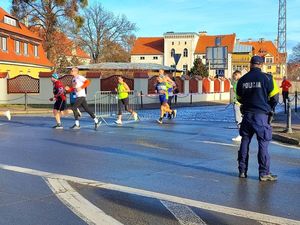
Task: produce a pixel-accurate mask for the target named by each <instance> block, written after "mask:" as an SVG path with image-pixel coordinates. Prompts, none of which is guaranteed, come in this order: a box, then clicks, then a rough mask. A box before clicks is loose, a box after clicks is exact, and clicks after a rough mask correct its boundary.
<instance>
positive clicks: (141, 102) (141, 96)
mask: <svg viewBox="0 0 300 225" xmlns="http://www.w3.org/2000/svg"><path fill="white" fill-rule="evenodd" d="M143 107H144V105H143V91H141V109H142V108H143Z"/></svg>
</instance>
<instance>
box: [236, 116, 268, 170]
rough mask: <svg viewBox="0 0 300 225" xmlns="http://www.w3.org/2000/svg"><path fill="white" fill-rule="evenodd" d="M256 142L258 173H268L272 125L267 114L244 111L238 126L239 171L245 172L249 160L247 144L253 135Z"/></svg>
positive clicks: (248, 144)
mask: <svg viewBox="0 0 300 225" xmlns="http://www.w3.org/2000/svg"><path fill="white" fill-rule="evenodd" d="M254 134H256V137H257V142H258V153H257V158H258V163H259V175H260V176H263V175H267V174H269V173H270V156H269V153H268V145H269V143H270V141H271V140H272V127H271V126H270V124H268V115H266V114H258V113H249V112H246V113H245V114H244V116H243V120H242V123H241V128H240V135H241V136H242V143H241V146H240V150H239V153H238V162H239V171H240V172H244V173H247V170H248V160H249V146H250V142H251V139H252V137H253V135H254Z"/></svg>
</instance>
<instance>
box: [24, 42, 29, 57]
mask: <svg viewBox="0 0 300 225" xmlns="http://www.w3.org/2000/svg"><path fill="white" fill-rule="evenodd" d="M24 55H28V43H24Z"/></svg>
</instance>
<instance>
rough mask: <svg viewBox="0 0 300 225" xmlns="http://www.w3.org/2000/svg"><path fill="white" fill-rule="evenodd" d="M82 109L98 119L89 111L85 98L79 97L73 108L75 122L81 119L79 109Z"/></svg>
mask: <svg viewBox="0 0 300 225" xmlns="http://www.w3.org/2000/svg"><path fill="white" fill-rule="evenodd" d="M80 106H81V107H82V108H83V109H84V110H85V111H86V112H87V113H88V114H89V115H90V116H91V117H92V118H93V119H94V118H95V117H96V116H95V114H94V113H93V112H92V111H91V110H90V109H89V106H88V104H87V102H86V99H85V97H77V98H76V101H75V103H74V105H73V106H72V110H73V113H74V117H75V120H78V119H79V113H78V111H77V109H78V108H79V107H80Z"/></svg>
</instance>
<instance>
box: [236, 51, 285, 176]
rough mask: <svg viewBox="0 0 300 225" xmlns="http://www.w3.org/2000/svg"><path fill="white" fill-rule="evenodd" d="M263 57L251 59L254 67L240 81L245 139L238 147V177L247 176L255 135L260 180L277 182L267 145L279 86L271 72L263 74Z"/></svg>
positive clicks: (238, 93)
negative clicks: (271, 166) (271, 116)
mask: <svg viewBox="0 0 300 225" xmlns="http://www.w3.org/2000/svg"><path fill="white" fill-rule="evenodd" d="M263 62H264V61H263V59H262V58H261V57H259V56H253V57H252V58H251V62H250V64H251V70H250V72H248V73H247V74H245V75H244V76H243V77H241V78H240V79H239V81H238V84H237V99H238V101H239V102H240V103H241V104H242V106H241V111H242V114H243V120H242V124H241V128H240V135H241V136H242V142H241V146H240V150H239V156H238V161H239V176H240V177H241V178H246V177H247V172H248V159H249V145H250V142H251V139H252V137H253V135H254V134H256V136H257V141H258V157H257V158H258V163H259V179H260V180H261V181H274V180H276V179H277V176H275V175H272V174H271V173H270V156H269V153H268V145H269V142H270V141H271V139H272V128H271V126H270V123H269V116H270V114H271V112H272V111H274V108H275V106H276V104H277V102H278V93H279V89H278V87H277V85H276V83H275V82H274V80H273V77H272V76H271V75H270V74H266V73H263V72H262V71H261V67H262V64H263Z"/></svg>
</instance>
